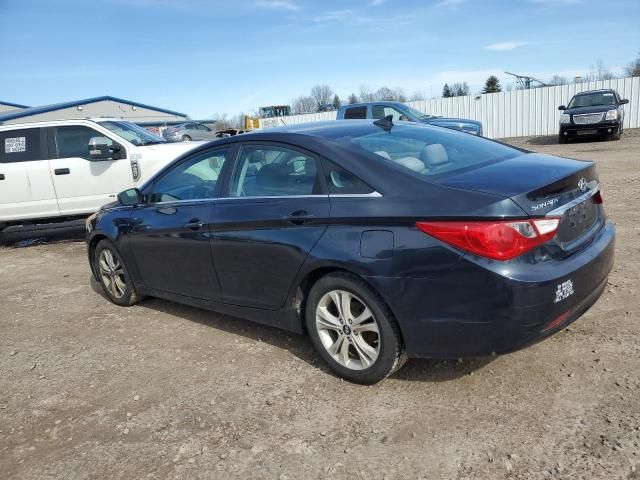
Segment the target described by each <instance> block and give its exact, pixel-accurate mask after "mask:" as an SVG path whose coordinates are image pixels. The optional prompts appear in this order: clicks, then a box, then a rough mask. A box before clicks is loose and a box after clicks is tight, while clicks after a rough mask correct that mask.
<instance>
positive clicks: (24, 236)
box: [0, 226, 84, 248]
mask: <svg viewBox="0 0 640 480" xmlns="http://www.w3.org/2000/svg"><path fill="white" fill-rule="evenodd" d="M82 240H84V227H78V226H73V227H65V228H51V229H46V230H39V231H38V232H30V231H25V232H21V231H13V232H8V233H5V232H3V233H0V246H3V247H10V248H26V247H34V246H36V245H43V244H47V245H49V244H55V243H63V242H74V241H82Z"/></svg>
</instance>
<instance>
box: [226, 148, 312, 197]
mask: <svg viewBox="0 0 640 480" xmlns="http://www.w3.org/2000/svg"><path fill="white" fill-rule="evenodd" d="M317 172H318V167H317V162H316V159H315V158H312V157H310V156H308V155H305V154H303V153H301V152H299V151H296V150H291V149H288V148H285V147H271V146H269V147H265V146H257V145H255V146H254V145H250V146H245V147H242V150H241V152H240V156H239V158H238V163H237V165H236V169H235V171H234V174H233V178H232V180H231V185H230V189H229V196H231V197H281V196H295V195H313V194H316V193H319V186H318V175H317Z"/></svg>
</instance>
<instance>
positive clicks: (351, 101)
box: [349, 93, 358, 105]
mask: <svg viewBox="0 0 640 480" xmlns="http://www.w3.org/2000/svg"><path fill="white" fill-rule="evenodd" d="M354 103H358V97H357V96H356V94H355V93H352V94H351V95H349V105H353V104H354Z"/></svg>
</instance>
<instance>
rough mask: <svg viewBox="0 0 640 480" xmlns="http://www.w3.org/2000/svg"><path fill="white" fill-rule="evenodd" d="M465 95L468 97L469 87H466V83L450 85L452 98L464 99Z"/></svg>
mask: <svg viewBox="0 0 640 480" xmlns="http://www.w3.org/2000/svg"><path fill="white" fill-rule="evenodd" d="M465 95H469V85H467V82H462V83H452V84H451V96H452V97H464V96H465Z"/></svg>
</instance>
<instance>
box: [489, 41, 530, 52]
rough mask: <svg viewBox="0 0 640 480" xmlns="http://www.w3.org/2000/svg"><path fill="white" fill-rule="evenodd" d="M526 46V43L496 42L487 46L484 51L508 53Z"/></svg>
mask: <svg viewBox="0 0 640 480" xmlns="http://www.w3.org/2000/svg"><path fill="white" fill-rule="evenodd" d="M525 45H528V44H527V42H498V43H492V44H491V45H487V46H486V47H484V48H485V50H495V51H497V52H508V51H509V50H515V49H516V48H520V47H524V46H525Z"/></svg>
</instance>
